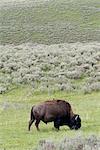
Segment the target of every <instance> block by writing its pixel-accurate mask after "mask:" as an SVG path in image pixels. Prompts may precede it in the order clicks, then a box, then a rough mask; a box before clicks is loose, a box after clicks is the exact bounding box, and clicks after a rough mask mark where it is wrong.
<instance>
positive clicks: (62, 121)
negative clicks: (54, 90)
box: [28, 100, 81, 130]
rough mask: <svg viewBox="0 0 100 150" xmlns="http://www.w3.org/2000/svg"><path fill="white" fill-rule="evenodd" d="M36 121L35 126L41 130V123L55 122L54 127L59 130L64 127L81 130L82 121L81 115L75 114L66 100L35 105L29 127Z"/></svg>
mask: <svg viewBox="0 0 100 150" xmlns="http://www.w3.org/2000/svg"><path fill="white" fill-rule="evenodd" d="M34 121H35V126H36V128H37V130H39V123H40V121H43V122H44V123H46V124H47V123H48V122H52V121H53V122H54V127H55V128H56V129H58V130H59V127H60V126H62V125H67V126H69V128H70V129H75V130H77V129H79V128H80V127H81V119H80V117H79V115H77V114H74V113H73V111H72V108H71V105H70V104H69V103H68V102H66V101H64V100H51V101H45V102H42V103H41V104H38V105H34V106H33V107H32V109H31V115H30V121H29V127H28V129H29V130H30V127H31V125H32V123H33V122H34Z"/></svg>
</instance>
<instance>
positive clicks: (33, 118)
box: [28, 106, 35, 131]
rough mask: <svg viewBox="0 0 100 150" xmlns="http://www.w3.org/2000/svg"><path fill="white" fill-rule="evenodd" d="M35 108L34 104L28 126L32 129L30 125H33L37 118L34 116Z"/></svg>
mask: <svg viewBox="0 0 100 150" xmlns="http://www.w3.org/2000/svg"><path fill="white" fill-rule="evenodd" d="M33 109H34V106H33V107H32V108H31V115H30V121H29V126H28V130H29V131H30V127H31V125H32V123H33V122H34V120H35V116H34V113H33Z"/></svg>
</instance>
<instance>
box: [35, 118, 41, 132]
mask: <svg viewBox="0 0 100 150" xmlns="http://www.w3.org/2000/svg"><path fill="white" fill-rule="evenodd" d="M39 123H40V120H39V119H37V120H36V122H35V126H36V128H37V130H38V131H39V130H40V129H39Z"/></svg>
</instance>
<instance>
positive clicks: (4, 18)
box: [0, 0, 100, 44]
mask: <svg viewBox="0 0 100 150" xmlns="http://www.w3.org/2000/svg"><path fill="white" fill-rule="evenodd" d="M7 1H8V3H7ZM10 1H11V3H10ZM0 5H1V7H0V44H5V43H6V44H7V43H8V44H9V43H11V44H12V43H13V44H19V43H20V44H21V43H25V42H29V41H31V42H36V43H44V44H54V43H62V42H63V43H64V42H77V41H80V42H86V41H87V42H89V41H100V19H99V18H100V2H99V0H93V1H92V0H84V1H82V0H54V1H53V0H49V1H47V0H38V1H37V0H36V1H33V0H29V1H24V0H20V1H17V0H16V1H15V0H5V1H1V2H0Z"/></svg>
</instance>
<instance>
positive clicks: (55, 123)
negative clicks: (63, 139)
mask: <svg viewBox="0 0 100 150" xmlns="http://www.w3.org/2000/svg"><path fill="white" fill-rule="evenodd" d="M54 127H55V128H56V129H58V130H59V124H57V122H56V121H54Z"/></svg>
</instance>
